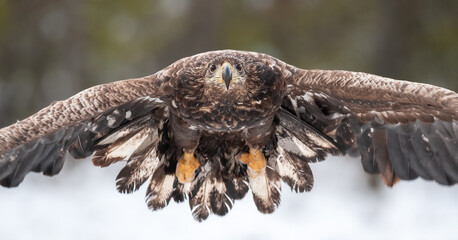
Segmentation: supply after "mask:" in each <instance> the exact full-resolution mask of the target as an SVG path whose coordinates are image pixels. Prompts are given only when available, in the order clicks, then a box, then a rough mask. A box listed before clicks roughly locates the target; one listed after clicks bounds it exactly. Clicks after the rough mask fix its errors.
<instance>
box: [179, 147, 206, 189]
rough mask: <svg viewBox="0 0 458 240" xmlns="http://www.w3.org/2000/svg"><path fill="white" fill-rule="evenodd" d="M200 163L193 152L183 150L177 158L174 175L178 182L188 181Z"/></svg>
mask: <svg viewBox="0 0 458 240" xmlns="http://www.w3.org/2000/svg"><path fill="white" fill-rule="evenodd" d="M199 166H200V164H199V161H198V160H197V158H195V157H194V154H193V153H187V152H185V153H184V154H183V156H182V157H181V158H180V159H179V160H178V163H177V169H176V172H175V175H176V176H177V178H178V181H179V182H180V183H190V182H192V180H194V177H195V176H196V170H197V168H199Z"/></svg>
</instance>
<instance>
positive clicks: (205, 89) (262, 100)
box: [170, 50, 286, 130]
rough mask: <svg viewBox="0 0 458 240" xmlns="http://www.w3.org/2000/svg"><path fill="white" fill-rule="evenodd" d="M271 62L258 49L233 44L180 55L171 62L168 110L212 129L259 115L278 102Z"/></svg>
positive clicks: (279, 86)
mask: <svg viewBox="0 0 458 240" xmlns="http://www.w3.org/2000/svg"><path fill="white" fill-rule="evenodd" d="M276 64H277V62H275V60H272V58H267V57H265V56H264V55H260V54H257V53H250V52H240V51H233V50H224V51H215V52H210V53H207V54H203V55H195V56H192V57H190V58H189V59H185V60H183V62H181V63H180V64H175V65H174V66H175V68H174V70H175V71H176V73H177V75H178V76H177V78H175V84H174V88H173V89H174V93H173V96H172V99H171V101H170V106H171V110H172V112H173V113H175V114H176V115H177V116H178V117H180V118H182V119H183V120H185V121H186V122H188V123H190V124H191V125H194V126H204V128H205V129H213V130H228V129H229V130H237V129H240V128H241V127H242V126H248V125H252V124H256V123H257V122H259V121H263V119H264V118H266V117H268V116H266V115H271V114H272V113H273V112H274V111H275V109H277V108H278V107H279V106H280V105H281V100H282V97H283V94H284V92H285V89H286V83H285V81H284V79H283V78H281V76H280V75H281V69H280V68H279V67H278V66H277V65H276ZM178 68H179V69H178ZM218 119H219V120H218Z"/></svg>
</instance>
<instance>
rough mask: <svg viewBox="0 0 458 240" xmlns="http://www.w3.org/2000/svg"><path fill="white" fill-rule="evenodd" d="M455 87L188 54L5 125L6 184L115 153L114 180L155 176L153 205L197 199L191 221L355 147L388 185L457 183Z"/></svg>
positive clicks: (126, 188)
mask: <svg viewBox="0 0 458 240" xmlns="http://www.w3.org/2000/svg"><path fill="white" fill-rule="evenodd" d="M457 136H458V94H457V93H455V92H453V91H450V90H447V89H444V88H440V87H436V86H432V85H428V84H420V83H412V82H407V81H398V80H392V79H388V78H384V77H379V76H375V75H371V74H367V73H358V72H349V71H325V70H303V69H300V68H297V67H294V66H292V65H289V64H286V63H284V62H282V61H280V60H278V59H275V58H273V57H271V56H268V55H266V54H261V53H255V52H244V51H233V50H223V51H214V52H207V53H202V54H198V55H195V56H191V57H187V58H183V59H181V60H178V61H177V62H175V63H173V64H172V65H170V66H168V67H167V68H165V69H163V70H161V71H159V72H157V73H155V74H153V75H150V76H146V77H143V78H136V79H129V80H124V81H118V82H113V83H109V84H104V85H99V86H95V87H92V88H89V89H86V90H84V91H82V92H80V93H78V94H76V95H74V96H72V97H70V98H68V99H66V100H63V101H58V102H54V103H53V104H51V105H50V106H48V107H46V108H44V109H42V110H41V111H39V112H37V113H35V114H34V115H32V116H30V117H28V118H26V119H24V120H22V121H18V122H17V123H14V124H12V125H10V126H7V127H5V128H3V129H0V184H1V185H3V186H5V187H13V186H17V185H18V184H19V183H20V182H21V181H22V180H23V179H24V177H25V175H26V174H27V173H28V172H30V171H34V172H43V173H44V174H45V175H54V174H57V173H58V172H59V171H60V170H61V168H62V166H63V163H64V159H65V155H66V152H67V151H68V152H70V154H71V155H72V156H73V157H75V158H86V157H89V156H91V155H92V161H93V163H94V165H96V166H101V167H106V166H108V165H110V164H112V163H115V162H118V161H126V162H127V164H126V166H125V167H124V168H123V169H122V170H121V171H120V173H119V175H118V177H117V178H116V185H117V189H118V191H119V192H122V193H131V192H133V191H135V190H137V189H138V188H139V187H140V186H141V185H142V184H143V183H144V182H146V181H147V179H150V181H149V186H148V188H147V194H146V202H147V204H148V206H149V208H151V209H153V210H156V209H160V208H163V207H165V206H167V204H168V203H169V201H170V200H171V199H172V198H173V199H174V200H175V201H177V202H182V201H184V200H186V199H187V200H188V201H189V205H190V207H191V209H192V213H193V216H194V217H195V219H197V220H199V221H202V220H204V219H206V218H207V217H208V216H209V215H210V214H211V213H213V214H217V215H221V216H222V215H225V214H226V213H227V212H228V211H229V210H230V209H231V208H232V206H233V203H234V200H237V199H241V198H243V197H244V196H245V194H246V193H247V192H248V190H249V189H250V188H251V190H252V193H253V198H254V201H255V203H256V206H257V208H258V209H259V211H261V212H263V213H270V212H273V211H274V210H275V209H276V208H277V207H278V205H279V203H280V190H281V181H283V182H285V183H286V184H287V185H288V186H290V187H291V189H293V190H294V191H296V192H304V191H310V189H311V188H312V186H313V175H312V172H311V170H310V167H309V163H310V162H316V161H320V160H323V159H324V158H325V157H326V155H327V154H332V155H345V154H351V155H355V154H358V155H360V156H361V162H362V165H363V168H364V170H365V171H366V172H369V173H379V174H381V176H382V178H383V181H384V182H385V183H386V184H387V185H389V186H392V185H393V184H395V183H396V182H397V181H398V180H400V179H403V180H411V179H415V178H417V177H421V178H424V179H428V180H434V181H436V182H438V183H440V184H443V185H453V184H455V183H456V182H458V143H457Z"/></svg>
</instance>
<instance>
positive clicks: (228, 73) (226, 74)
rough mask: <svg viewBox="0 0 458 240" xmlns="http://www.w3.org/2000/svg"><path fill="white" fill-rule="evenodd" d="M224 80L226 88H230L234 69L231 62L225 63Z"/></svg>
mask: <svg viewBox="0 0 458 240" xmlns="http://www.w3.org/2000/svg"><path fill="white" fill-rule="evenodd" d="M221 75H222V77H223V80H224V82H225V83H226V88H227V89H229V84H231V81H232V71H231V67H230V65H229V63H224V64H223V70H222V71H221Z"/></svg>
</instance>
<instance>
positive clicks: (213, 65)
mask: <svg viewBox="0 0 458 240" xmlns="http://www.w3.org/2000/svg"><path fill="white" fill-rule="evenodd" d="M215 70H216V66H215V64H212V65H210V72H214V71H215Z"/></svg>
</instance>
